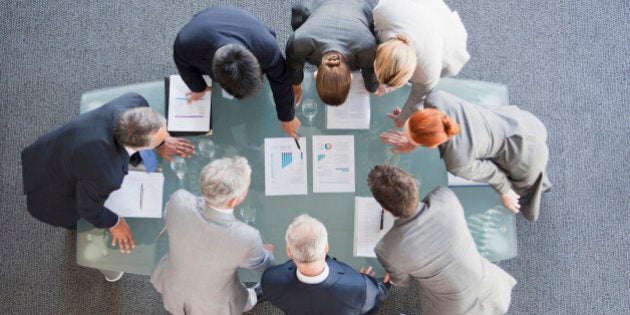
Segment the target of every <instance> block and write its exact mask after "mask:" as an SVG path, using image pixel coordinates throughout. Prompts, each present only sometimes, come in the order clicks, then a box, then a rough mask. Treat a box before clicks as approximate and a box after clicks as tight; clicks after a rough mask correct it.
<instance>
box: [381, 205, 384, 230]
mask: <svg viewBox="0 0 630 315" xmlns="http://www.w3.org/2000/svg"><path fill="white" fill-rule="evenodd" d="M384 216H385V209H381V229H380V230H381V231H382V230H383V217H384Z"/></svg>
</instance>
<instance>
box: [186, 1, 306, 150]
mask: <svg viewBox="0 0 630 315" xmlns="http://www.w3.org/2000/svg"><path fill="white" fill-rule="evenodd" d="M173 59H174V60H175V65H176V66H177V70H178V71H179V74H180V75H181V77H182V79H183V80H184V82H185V83H186V85H187V86H188V88H189V89H190V91H191V92H190V93H189V94H188V95H189V101H193V100H197V99H199V98H201V97H202V96H203V95H204V94H205V93H206V92H207V91H209V90H210V89H211V87H209V86H208V85H207V84H206V82H205V81H204V79H203V77H202V75H204V74H206V75H209V76H210V77H211V78H212V80H214V81H216V82H218V83H219V84H221V87H222V88H223V89H224V90H225V91H226V92H228V93H229V94H231V95H232V96H234V97H236V98H238V99H241V98H246V97H249V96H252V95H254V94H255V93H256V92H258V90H260V88H262V85H263V81H262V75H263V73H264V74H266V75H267V79H268V80H269V85H270V86H271V91H272V92H273V98H274V102H275V103H276V113H277V116H278V119H279V120H280V124H281V127H282V130H283V131H284V132H285V133H286V134H288V135H289V136H291V137H293V138H296V139H299V138H298V136H297V134H296V133H297V130H298V128H300V124H301V123H300V120H299V119H297V117H295V108H294V106H293V102H294V99H293V90H292V88H291V78H290V76H289V71H288V69H287V65H286V61H285V59H284V57H283V56H282V52H281V50H280V46H278V43H277V41H276V33H275V32H274V31H273V30H272V29H270V28H268V27H267V26H265V25H264V24H262V23H261V22H260V21H259V20H258V19H257V18H256V17H254V16H253V15H251V14H249V13H248V12H246V11H244V10H242V9H239V8H235V7H229V6H213V7H210V8H208V9H206V10H204V11H201V12H199V13H197V14H196V15H195V16H194V17H193V18H192V20H191V21H190V22H188V24H186V25H185V26H184V27H183V28H182V29H181V30H180V31H179V34H177V38H176V39H175V43H174V44H173Z"/></svg>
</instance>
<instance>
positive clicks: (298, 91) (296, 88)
mask: <svg viewBox="0 0 630 315" xmlns="http://www.w3.org/2000/svg"><path fill="white" fill-rule="evenodd" d="M292 87H293V98H294V99H295V107H298V106H300V102H301V101H302V85H300V84H297V85H293V86H292Z"/></svg>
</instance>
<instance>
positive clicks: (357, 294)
mask: <svg viewBox="0 0 630 315" xmlns="http://www.w3.org/2000/svg"><path fill="white" fill-rule="evenodd" d="M285 238H286V242H287V255H288V256H289V257H291V259H292V260H289V261H287V262H286V263H284V264H282V265H278V266H275V267H271V268H269V269H267V270H266V271H265V272H264V273H263V276H262V280H261V286H262V291H263V294H264V296H265V298H267V299H268V300H269V301H270V302H271V303H272V304H273V305H275V306H277V307H279V308H280V309H281V310H282V311H284V312H285V313H287V314H365V313H368V312H374V311H376V310H377V309H378V306H379V304H380V301H381V300H383V299H385V298H386V297H387V294H388V292H389V288H390V286H391V285H390V283H388V281H389V277H388V276H387V275H386V276H385V279H384V281H385V283H382V282H377V281H376V280H375V279H374V278H373V276H374V273H371V274H370V271H371V267H370V268H368V269H367V270H364V269H363V268H361V270H359V272H357V271H356V270H354V269H352V267H350V266H348V265H346V264H344V263H342V262H339V261H337V260H336V259H334V258H330V257H328V256H327V255H326V254H327V253H328V233H327V232H326V227H325V226H324V225H323V224H322V223H321V222H320V221H318V220H316V219H314V218H312V217H310V216H308V215H306V214H303V215H301V216H299V217H297V218H296V219H295V220H294V221H293V223H291V225H289V228H288V229H287V233H286V236H285Z"/></svg>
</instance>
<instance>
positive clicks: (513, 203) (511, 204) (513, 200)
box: [501, 189, 521, 213]
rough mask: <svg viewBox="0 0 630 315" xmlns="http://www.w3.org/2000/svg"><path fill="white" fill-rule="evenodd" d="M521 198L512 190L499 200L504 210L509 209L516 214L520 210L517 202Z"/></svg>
mask: <svg viewBox="0 0 630 315" xmlns="http://www.w3.org/2000/svg"><path fill="white" fill-rule="evenodd" d="M520 198H521V196H519V195H518V194H517V193H515V192H514V190H513V189H510V191H508V192H507V193H505V194H503V195H501V200H503V204H504V205H505V207H506V208H508V209H510V210H511V211H512V212H514V213H518V212H519V210H520V209H521V205H520V204H519V203H518V200H519V199H520Z"/></svg>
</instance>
